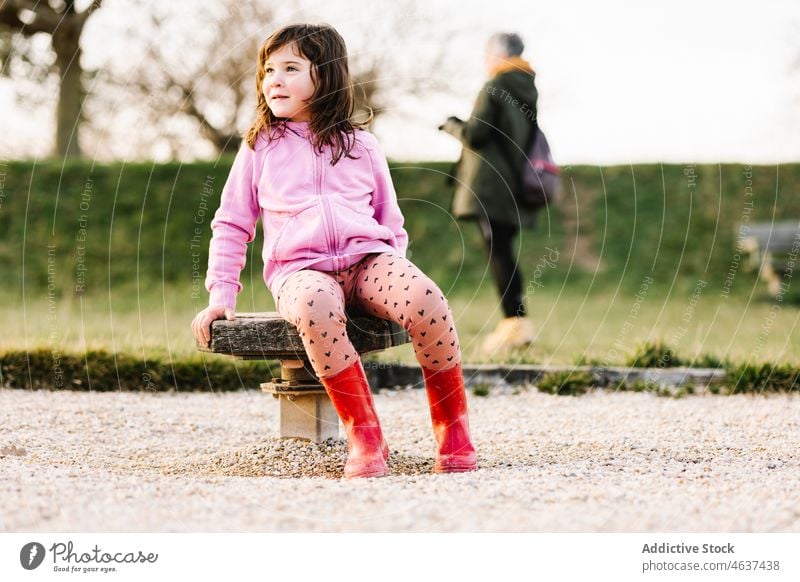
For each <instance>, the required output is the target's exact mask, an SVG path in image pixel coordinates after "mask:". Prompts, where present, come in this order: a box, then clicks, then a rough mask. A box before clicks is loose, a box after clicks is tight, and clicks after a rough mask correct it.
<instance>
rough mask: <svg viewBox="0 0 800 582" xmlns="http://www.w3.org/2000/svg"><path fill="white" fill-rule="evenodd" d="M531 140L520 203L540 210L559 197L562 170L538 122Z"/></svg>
mask: <svg viewBox="0 0 800 582" xmlns="http://www.w3.org/2000/svg"><path fill="white" fill-rule="evenodd" d="M531 140H532V141H531V145H530V147H529V148H528V152H527V154H526V156H525V162H524V163H523V168H522V185H521V187H520V192H519V203H520V204H521V205H522V206H524V207H525V208H529V209H535V210H538V209H539V208H541V207H543V206H548V205H549V204H553V203H554V202H555V201H556V199H557V198H558V194H559V192H560V190H561V177H560V176H559V174H560V172H561V170H560V169H559V167H558V166H557V165H556V164H555V162H554V161H553V156H552V154H551V153H550V145H549V144H548V143H547V138H546V137H545V136H544V133H542V130H541V129H539V125H538V124H536V125H534V126H533V135H532V136H531Z"/></svg>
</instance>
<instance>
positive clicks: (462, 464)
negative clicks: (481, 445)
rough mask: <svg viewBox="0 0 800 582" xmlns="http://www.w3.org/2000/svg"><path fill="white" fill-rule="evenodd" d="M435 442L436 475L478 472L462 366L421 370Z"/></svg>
mask: <svg viewBox="0 0 800 582" xmlns="http://www.w3.org/2000/svg"><path fill="white" fill-rule="evenodd" d="M422 374H423V376H424V377H425V390H426V392H427V393H428V404H429V405H430V408H431V421H432V424H433V435H434V437H435V438H436V445H437V448H436V463H435V466H434V471H435V472H436V473H461V472H464V471H474V470H475V469H477V468H478V463H477V455H476V454H475V447H474V446H472V441H471V440H470V436H469V416H468V414H467V393H466V391H465V390H464V375H463V373H462V372H461V364H460V363H459V364H456V365H455V366H454V367H452V368H450V369H448V370H440V371H433V370H428V369H426V368H422Z"/></svg>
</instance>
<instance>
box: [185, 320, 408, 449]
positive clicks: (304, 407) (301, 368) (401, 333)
mask: <svg viewBox="0 0 800 582" xmlns="http://www.w3.org/2000/svg"><path fill="white" fill-rule="evenodd" d="M347 335H348V337H349V338H350V341H351V342H352V343H353V346H354V347H355V348H356V351H358V353H359V354H366V353H369V352H376V351H380V350H385V349H387V348H391V347H393V346H398V345H401V344H404V343H408V341H409V338H408V334H407V333H406V331H405V330H404V329H403V328H402V327H401V326H400V325H398V324H396V323H394V322H390V321H386V320H383V319H379V318H377V317H371V316H365V315H359V314H354V315H353V316H350V315H349V314H348V322H347ZM198 348H199V349H200V350H202V351H205V352H211V353H214V354H225V355H228V356H233V357H235V358H239V359H244V360H279V361H280V367H281V377H280V378H272V379H271V380H270V381H269V382H264V383H263V384H261V389H262V390H263V391H264V392H267V393H270V394H272V395H273V396H274V397H275V398H277V399H278V401H279V403H280V412H279V414H280V436H281V437H294V438H302V439H308V440H310V441H313V442H322V441H324V440H325V439H328V438H338V436H339V417H338V415H337V414H336V410H335V409H334V408H333V404H332V403H331V401H330V398H328V395H327V393H326V392H325V388H324V386H322V384H321V383H320V381H319V378H318V377H317V375H316V374H315V372H314V369H313V368H312V367H311V363H310V362H309V360H308V356H307V354H306V351H305V348H304V347H303V342H302V340H301V339H300V334H299V333H298V332H297V328H295V327H294V326H293V325H292V324H290V323H289V322H287V321H286V320H285V319H283V318H282V317H281V316H280V315H279V314H278V313H276V312H262V313H237V314H236V319H234V320H233V321H227V320H224V319H221V320H217V321H214V322H213V323H212V324H211V344H210V345H209V346H202V345H198Z"/></svg>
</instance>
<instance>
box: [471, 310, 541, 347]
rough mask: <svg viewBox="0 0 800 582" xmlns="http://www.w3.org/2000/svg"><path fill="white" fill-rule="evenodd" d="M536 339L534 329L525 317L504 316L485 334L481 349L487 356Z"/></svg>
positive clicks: (521, 345)
mask: <svg viewBox="0 0 800 582" xmlns="http://www.w3.org/2000/svg"><path fill="white" fill-rule="evenodd" d="M535 341H536V330H534V328H533V324H532V323H531V320H530V319H528V318H527V317H506V318H504V319H501V320H500V323H498V324H497V327H496V328H495V330H494V331H493V332H492V333H490V334H489V335H488V336H486V339H485V340H484V342H483V346H482V350H483V353H484V354H485V355H487V356H491V355H494V354H498V353H503V352H506V351H509V350H513V349H516V348H522V347H525V346H528V345H530V344H532V343H533V342H535Z"/></svg>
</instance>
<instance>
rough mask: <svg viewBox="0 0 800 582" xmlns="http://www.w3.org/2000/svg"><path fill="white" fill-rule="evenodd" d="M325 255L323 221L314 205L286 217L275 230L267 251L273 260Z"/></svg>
mask: <svg viewBox="0 0 800 582" xmlns="http://www.w3.org/2000/svg"><path fill="white" fill-rule="evenodd" d="M327 255H328V243H327V235H326V232H325V223H324V220H323V218H322V213H321V212H320V211H319V208H318V207H316V206H312V207H311V208H307V209H305V210H302V211H301V212H299V213H297V214H295V215H293V216H291V217H289V218H287V219H286V221H285V222H284V224H283V225H282V226H281V228H280V230H279V231H278V232H277V234H276V236H275V239H274V243H272V248H271V249H270V253H269V256H270V257H271V259H272V260H273V261H295V260H300V259H316V258H318V257H323V256H327Z"/></svg>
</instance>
